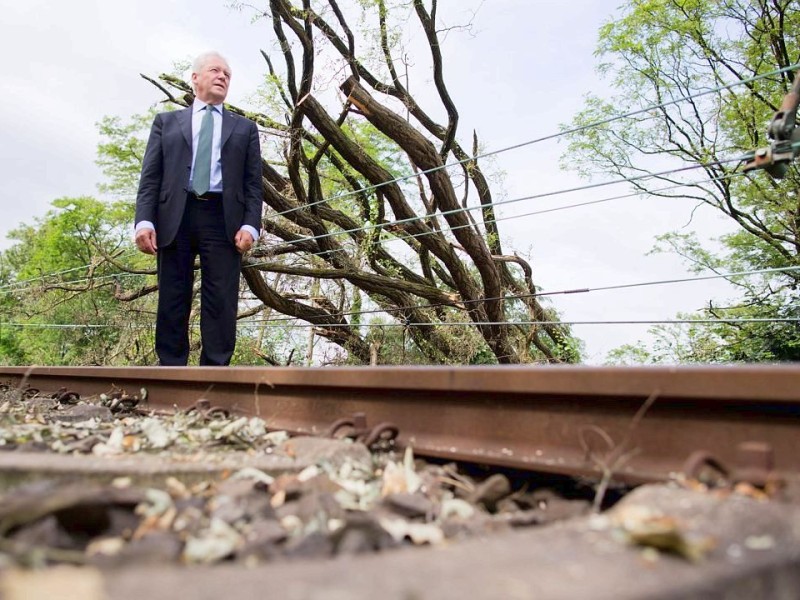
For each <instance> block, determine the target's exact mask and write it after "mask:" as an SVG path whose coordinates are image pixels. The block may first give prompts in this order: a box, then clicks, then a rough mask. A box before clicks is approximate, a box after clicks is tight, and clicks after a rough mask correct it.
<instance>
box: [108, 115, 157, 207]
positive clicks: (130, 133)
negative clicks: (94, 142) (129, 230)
mask: <svg viewBox="0 0 800 600" xmlns="http://www.w3.org/2000/svg"><path fill="white" fill-rule="evenodd" d="M156 112H158V111H157V110H156V109H151V110H150V111H149V112H146V113H144V114H140V115H133V116H132V117H130V119H128V120H127V121H123V119H121V118H120V117H111V116H107V117H104V118H103V119H102V120H101V121H100V122H99V123H98V124H97V128H98V130H99V132H100V135H101V136H102V137H103V141H102V142H101V143H100V144H99V145H98V147H97V165H98V166H99V167H100V168H101V169H102V171H103V174H104V175H105V176H106V177H107V178H108V180H107V181H106V182H104V183H102V184H100V185H99V186H98V187H99V188H100V191H101V192H106V193H109V194H112V195H113V196H115V197H118V198H127V199H129V200H133V199H135V197H136V190H137V188H138V187H139V175H140V173H141V170H142V160H143V159H144V151H145V147H146V146H147V132H148V131H149V129H150V124H151V123H152V122H153V118H154V117H155V114H156ZM131 218H132V214H131Z"/></svg>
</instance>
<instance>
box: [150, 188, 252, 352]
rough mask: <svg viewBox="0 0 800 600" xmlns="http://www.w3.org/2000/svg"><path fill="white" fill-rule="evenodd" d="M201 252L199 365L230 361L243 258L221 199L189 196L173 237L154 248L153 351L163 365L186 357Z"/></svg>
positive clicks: (234, 343) (233, 342) (234, 337)
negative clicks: (227, 231)
mask: <svg viewBox="0 0 800 600" xmlns="http://www.w3.org/2000/svg"><path fill="white" fill-rule="evenodd" d="M197 256H199V257H200V277H201V282H200V337H201V341H202V351H201V353H200V364H201V365H228V364H230V361H231V357H232V356H233V350H234V347H235V345H236V314H237V309H238V302H239V277H240V274H241V267H242V257H241V254H239V252H238V251H237V250H236V246H235V245H234V243H233V242H232V241H231V240H229V239H228V238H227V235H226V234H225V219H224V215H223V210H222V200H198V199H196V198H195V197H194V196H191V195H189V196H188V197H187V198H186V209H185V210H184V213H183V219H182V220H181V224H180V227H179V228H178V233H177V235H176V236H175V240H174V241H173V242H172V243H171V244H169V246H167V247H165V248H159V250H158V313H157V316H156V354H157V355H158V359H159V362H160V364H161V365H164V366H185V365H186V364H187V362H188V360H189V315H190V312H191V308H192V290H193V286H194V261H195V258H196V257H197Z"/></svg>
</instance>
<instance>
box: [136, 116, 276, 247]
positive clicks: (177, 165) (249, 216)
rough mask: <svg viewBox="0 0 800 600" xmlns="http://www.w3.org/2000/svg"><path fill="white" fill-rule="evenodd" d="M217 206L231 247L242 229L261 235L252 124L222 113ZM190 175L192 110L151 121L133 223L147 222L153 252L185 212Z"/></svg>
mask: <svg viewBox="0 0 800 600" xmlns="http://www.w3.org/2000/svg"><path fill="white" fill-rule="evenodd" d="M220 144H221V150H220V154H221V160H222V203H223V211H224V215H225V232H226V233H227V235H228V238H229V239H230V240H231V243H232V242H233V238H234V236H235V235H236V232H237V231H238V230H239V228H240V227H241V226H242V225H250V226H251V227H254V228H255V229H256V231H258V230H260V229H261V207H262V199H263V188H262V183H261V146H260V144H259V141H258V129H257V127H256V124H255V123H253V121H250V120H249V119H245V118H244V117H240V116H239V115H236V114H233V113H231V112H229V111H227V110H223V111H222V138H221V140H220ZM191 170H192V108H191V106H190V107H189V108H185V109H183V110H177V111H173V112H164V113H160V114H158V115H156V118H155V120H154V121H153V127H152V128H151V130H150V139H149V140H148V141H147V150H146V151H145V154H144V161H143V164H142V176H141V179H140V181H139V193H138V195H137V196H136V221H135V222H136V223H138V222H139V221H150V222H152V223H153V224H154V225H155V228H156V236H157V238H156V242H157V244H158V246H159V248H163V247H165V246H169V244H170V243H172V241H173V240H174V239H175V234H176V233H177V231H178V226H179V225H180V224H181V219H182V218H183V211H184V209H185V207H186V193H187V190H188V189H189V175H190V174H191Z"/></svg>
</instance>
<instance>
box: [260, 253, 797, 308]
mask: <svg viewBox="0 0 800 600" xmlns="http://www.w3.org/2000/svg"><path fill="white" fill-rule="evenodd" d="M799 270H800V266H797V267H775V268H771V269H755V270H752V271H736V272H733V273H717V274H715V275H703V276H700V277H685V278H680V279H660V280H655V281H639V282H635V283H622V284H616V285H607V286H602V287H594V288H588V287H587V288H570V289H566V290H557V291H552V292H535V293H530V294H514V295H507V296H499V297H494V298H478V299H476V300H454V301H453V302H434V303H430V304H415V305H410V306H398V307H389V308H375V309H370V310H362V311H353V312H344V313H335V314H334V316H337V317H355V316H361V315H371V314H379V313H393V312H401V311H404V310H415V309H427V308H440V307H454V305H458V304H461V305H464V306H466V305H469V304H476V303H479V302H490V301H496V300H524V299H526V298H539V297H545V296H560V295H572V294H587V293H591V292H604V291H611V290H622V289H628V288H636V287H646V286H657V285H672V284H676V283H692V282H696V281H708V280H710V279H730V278H733V277H744V276H748V275H767V274H770V273H783V272H786V271H799ZM455 308H459V307H458V306H455ZM296 318H297V317H275V318H270V319H268V320H269V321H270V322H273V321H274V322H283V321H292V320H294V319H296Z"/></svg>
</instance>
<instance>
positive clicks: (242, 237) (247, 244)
mask: <svg viewBox="0 0 800 600" xmlns="http://www.w3.org/2000/svg"><path fill="white" fill-rule="evenodd" d="M233 243H234V244H236V250H238V251H239V254H244V253H245V252H247V251H248V250H250V248H252V247H253V236H252V235H250V233H249V232H248V231H245V230H244V229H240V230H239V231H237V232H236V237H234V238H233Z"/></svg>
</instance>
